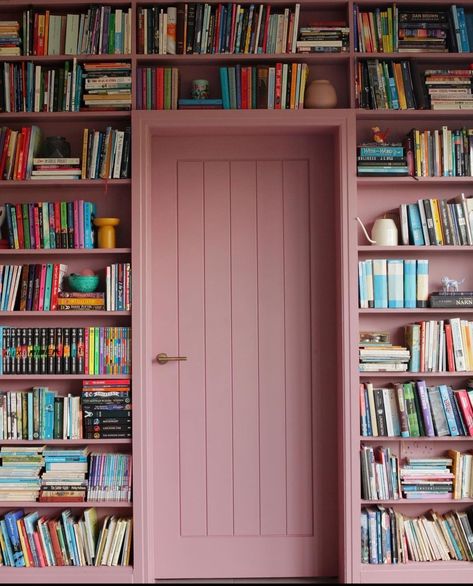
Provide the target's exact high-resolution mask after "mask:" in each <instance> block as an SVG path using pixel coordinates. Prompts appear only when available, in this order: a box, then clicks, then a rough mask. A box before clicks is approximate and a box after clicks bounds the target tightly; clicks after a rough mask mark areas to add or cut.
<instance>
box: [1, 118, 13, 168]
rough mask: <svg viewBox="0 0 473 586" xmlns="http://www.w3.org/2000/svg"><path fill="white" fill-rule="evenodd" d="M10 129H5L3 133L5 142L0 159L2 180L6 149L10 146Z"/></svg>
mask: <svg viewBox="0 0 473 586" xmlns="http://www.w3.org/2000/svg"><path fill="white" fill-rule="evenodd" d="M10 138H11V128H7V129H6V131H5V141H4V143H3V150H2V153H1V157H0V179H3V173H4V171H5V164H6V162H7V154H8V147H9V145H10Z"/></svg>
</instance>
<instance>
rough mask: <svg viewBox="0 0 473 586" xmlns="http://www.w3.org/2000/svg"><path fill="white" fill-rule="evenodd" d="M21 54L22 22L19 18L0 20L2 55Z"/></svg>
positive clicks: (0, 52) (0, 49)
mask: <svg viewBox="0 0 473 586" xmlns="http://www.w3.org/2000/svg"><path fill="white" fill-rule="evenodd" d="M20 54H21V36H20V23H19V22H18V21H17V20H0V55H1V56H4V55H20Z"/></svg>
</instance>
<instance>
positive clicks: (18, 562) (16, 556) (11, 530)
mask: <svg viewBox="0 0 473 586" xmlns="http://www.w3.org/2000/svg"><path fill="white" fill-rule="evenodd" d="M24 515H25V513H24V511H21V510H18V511H11V512H8V513H7V514H6V515H5V523H6V527H7V533H8V537H9V538H10V543H11V548H12V552H13V562H14V565H15V567H16V568H22V567H24V566H25V565H26V564H25V557H24V555H23V550H22V548H21V542H20V534H19V533H18V525H17V524H16V522H17V521H18V519H21V518H22V517H24Z"/></svg>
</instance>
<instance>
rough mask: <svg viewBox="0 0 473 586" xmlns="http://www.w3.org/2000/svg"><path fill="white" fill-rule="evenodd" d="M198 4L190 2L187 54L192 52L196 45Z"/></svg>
mask: <svg viewBox="0 0 473 586" xmlns="http://www.w3.org/2000/svg"><path fill="white" fill-rule="evenodd" d="M196 6H197V5H196V4H189V5H188V8H187V39H186V48H185V52H186V53H187V54H191V53H192V49H193V47H194V36H195V33H194V31H195V12H196Z"/></svg>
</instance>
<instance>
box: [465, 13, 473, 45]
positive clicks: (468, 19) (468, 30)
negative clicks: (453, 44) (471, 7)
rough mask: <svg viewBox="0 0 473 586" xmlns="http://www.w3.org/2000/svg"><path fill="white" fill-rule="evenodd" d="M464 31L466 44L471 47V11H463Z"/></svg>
mask: <svg viewBox="0 0 473 586" xmlns="http://www.w3.org/2000/svg"><path fill="white" fill-rule="evenodd" d="M465 22H466V33H467V35H468V45H469V46H470V47H473V12H465Z"/></svg>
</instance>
